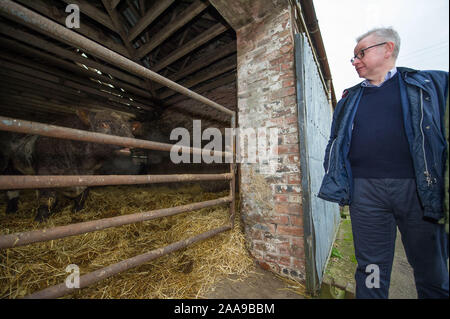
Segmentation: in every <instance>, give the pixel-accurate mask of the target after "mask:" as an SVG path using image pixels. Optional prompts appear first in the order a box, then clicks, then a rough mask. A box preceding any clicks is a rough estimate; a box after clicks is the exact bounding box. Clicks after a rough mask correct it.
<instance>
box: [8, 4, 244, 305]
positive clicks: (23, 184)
mask: <svg viewBox="0 0 450 319" xmlns="http://www.w3.org/2000/svg"><path fill="white" fill-rule="evenodd" d="M0 15H2V16H4V17H6V18H8V19H11V20H14V21H16V22H19V23H21V24H23V25H26V26H28V27H30V28H32V29H34V30H36V31H39V32H41V33H43V34H45V35H50V36H51V37H53V38H56V39H58V40H60V41H62V42H64V43H68V44H70V45H72V46H75V47H80V48H83V50H85V51H86V52H87V53H90V54H92V55H94V56H96V57H99V58H100V59H103V60H104V61H106V62H108V63H111V64H112V65H115V66H118V67H120V68H121V69H123V70H126V71H128V72H130V73H132V74H135V75H138V76H141V77H144V78H147V79H150V80H152V81H155V82H158V83H160V84H162V85H164V86H167V87H169V88H171V89H172V90H174V91H176V92H178V93H181V94H183V95H186V96H188V97H191V98H193V99H195V100H197V101H199V102H201V103H204V104H207V105H209V106H211V107H213V108H215V109H217V110H219V111H221V112H223V113H226V114H227V115H229V116H231V127H232V128H233V129H234V128H235V126H236V115H235V112H234V111H232V110H229V109H227V108H225V107H224V106H222V105H220V104H217V103H215V102H213V101H211V100H209V99H207V98H206V97H203V96H201V95H199V94H197V93H195V92H193V91H191V90H189V89H187V88H185V87H183V86H181V85H179V84H177V83H175V82H173V81H171V80H169V79H167V78H165V77H163V76H161V75H159V74H157V73H155V72H153V71H151V70H149V69H147V68H145V67H143V66H141V65H139V64H137V63H136V62H133V61H131V60H129V59H127V58H125V57H123V56H121V55H120V54H117V53H116V52H114V51H111V50H109V49H107V48H105V47H103V46H101V45H99V44H97V43H96V42H94V41H91V40H89V39H88V38H85V37H83V36H81V35H79V34H77V33H75V32H73V31H72V30H70V29H67V28H65V27H64V26H62V25H59V24H58V23H55V22H53V21H51V20H50V19H47V18H46V17H44V16H41V15H39V14H37V13H35V12H33V11H31V10H29V9H27V8H25V7H23V6H21V5H19V4H17V3H14V2H12V1H9V0H0ZM0 130H5V131H10V132H16V133H26V134H36V135H43V136H48V137H54V138H62V139H70V140H77V141H84V142H95V143H103V144H112V145H118V146H123V147H130V148H143V149H149V150H158V151H170V150H171V148H172V145H171V144H165V143H159V142H154V141H147V140H139V139H134V138H126V137H120V136H112V135H107V134H101V133H95V132H88V131H82V130H76V129H71V128H66V127H60V126H54V125H49V124H44V123H36V122H30V121H23V120H18V119H13V118H8V117H2V116H0ZM185 149H188V150H189V152H191V153H197V154H198V153H200V154H201V152H202V150H201V149H198V148H190V147H185ZM183 151H184V150H183ZM215 154H219V155H222V156H228V157H230V156H231V161H230V172H229V173H226V174H183V175H95V176H16V175H14V176H0V189H23V188H53V187H69V186H98V185H123V184H128V185H129V184H147V183H165V182H190V181H205V180H229V181H230V195H229V196H228V197H222V198H218V199H215V200H209V201H204V202H198V203H192V204H188V205H183V206H177V207H172V208H165V209H158V210H153V211H148V212H143V213H137V214H130V215H125V216H117V217H112V218H105V219H100V220H96V221H88V222H82V223H76V224H71V225H66V226H58V227H54V228H50V229H43V230H34V231H29V232H21V233H15V234H8V235H3V236H0V249H7V248H12V247H17V246H23V245H28V244H31V243H36V242H42V241H49V240H54V239H59V238H64V237H68V236H74V235H79V234H84V233H88V232H93V231H97V230H101V229H105V228H110V227H117V226H122V225H127V224H132V223H136V222H141V221H145V220H150V219H155V218H160V217H165V216H171V215H175V214H179V213H183V212H189V211H193V210H197V209H201V208H205V207H211V206H215V205H222V204H229V205H230V224H229V225H224V226H221V227H219V228H216V229H213V230H209V231H207V232H204V233H201V234H199V235H197V236H193V237H190V238H187V239H184V240H181V241H178V242H176V243H173V244H170V245H168V246H165V247H162V248H158V249H155V250H152V251H150V252H147V253H145V254H142V255H139V256H135V257H133V258H130V259H127V260H123V261H121V262H119V263H116V264H113V265H110V266H107V267H104V268H101V269H98V270H96V271H94V272H91V273H88V274H85V275H83V276H81V277H80V288H84V287H86V286H88V285H91V284H93V283H96V282H98V281H100V280H103V279H105V278H108V277H111V276H113V275H115V274H117V273H119V272H123V271H126V270H128V269H130V268H133V267H136V266H139V265H141V264H143V263H145V262H148V261H150V260H152V259H155V258H157V257H160V256H163V255H166V254H169V253H171V252H173V251H176V250H179V249H182V248H185V247H187V246H189V245H191V244H193V243H195V242H198V241H200V240H204V239H207V238H210V237H212V236H214V235H216V234H219V233H221V232H224V231H227V230H230V229H232V228H233V227H234V216H235V183H236V165H235V163H234V161H235V158H234V157H235V142H234V137H233V142H232V150H231V151H229V152H215ZM73 292H74V288H68V287H66V285H65V284H64V283H63V284H59V285H55V286H52V287H48V288H46V289H44V290H42V291H38V292H35V293H33V294H31V295H28V296H26V297H25V298H57V297H61V296H64V295H66V294H69V293H73Z"/></svg>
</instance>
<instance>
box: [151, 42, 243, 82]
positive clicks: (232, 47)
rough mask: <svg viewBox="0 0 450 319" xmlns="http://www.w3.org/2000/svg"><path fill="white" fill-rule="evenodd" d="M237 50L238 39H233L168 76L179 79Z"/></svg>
mask: <svg viewBox="0 0 450 319" xmlns="http://www.w3.org/2000/svg"><path fill="white" fill-rule="evenodd" d="M236 50H237V47H236V41H233V42H231V43H229V44H227V45H224V46H221V47H219V48H217V49H215V50H214V51H212V52H209V53H206V54H204V55H202V56H200V57H199V58H197V59H196V60H195V61H194V62H192V63H191V64H189V65H188V66H187V67H185V68H183V69H181V70H180V71H178V72H177V73H175V74H172V75H170V76H169V77H168V78H169V79H171V80H172V81H178V80H180V79H182V78H184V77H186V76H188V75H190V74H192V73H194V72H196V71H198V70H200V69H203V68H205V67H207V66H208V65H210V64H212V63H214V62H216V61H218V60H220V59H222V58H224V57H226V56H228V55H231V54H233V53H235V52H236ZM161 88H163V86H162V85H158V86H156V88H155V89H156V90H158V89H161Z"/></svg>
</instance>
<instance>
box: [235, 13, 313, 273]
mask: <svg viewBox="0 0 450 319" xmlns="http://www.w3.org/2000/svg"><path fill="white" fill-rule="evenodd" d="M291 26H292V24H291V17H290V14H289V10H288V8H286V9H284V10H283V9H282V10H280V11H279V12H277V13H273V14H272V15H271V16H267V17H265V18H263V19H262V20H259V21H253V22H252V23H250V24H248V25H247V26H244V27H242V28H240V29H239V30H237V32H236V35H237V46H238V48H237V50H238V51H237V52H238V70H237V72H238V110H239V111H238V125H239V127H240V128H241V129H245V128H253V129H255V130H257V128H259V127H266V128H278V134H279V135H278V147H277V150H278V163H277V164H276V169H275V171H273V170H272V171H271V170H268V169H267V167H266V166H267V165H268V164H265V163H264V162H257V163H253V164H241V210H242V213H243V219H244V221H245V225H246V226H245V232H246V236H247V239H248V246H249V250H250V252H251V254H252V255H253V256H254V257H255V259H256V260H257V262H258V263H259V264H260V265H261V266H262V267H263V268H265V269H271V270H272V271H274V272H277V273H279V274H281V275H285V276H290V277H292V278H294V279H297V280H301V281H303V280H304V279H305V256H304V249H303V247H304V245H303V223H302V221H303V216H302V189H301V176H300V162H299V161H300V155H299V146H298V123H297V121H298V116H297V104H296V89H295V70H294V67H295V66H294V52H293V46H294V43H293V37H292V31H291ZM241 142H242V141H241Z"/></svg>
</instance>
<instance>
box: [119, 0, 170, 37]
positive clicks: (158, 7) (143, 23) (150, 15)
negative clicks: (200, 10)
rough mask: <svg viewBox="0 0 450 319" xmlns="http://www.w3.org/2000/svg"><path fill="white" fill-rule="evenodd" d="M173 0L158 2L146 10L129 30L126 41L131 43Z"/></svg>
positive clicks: (160, 0)
mask: <svg viewBox="0 0 450 319" xmlns="http://www.w3.org/2000/svg"><path fill="white" fill-rule="evenodd" d="M174 1H175V0H159V1H157V2H156V4H155V5H153V6H152V7H151V8H150V9H148V10H147V12H146V13H145V15H144V16H143V17H142V18H141V19H140V20H139V21H138V23H136V25H135V26H134V27H133V28H131V30H130V32H129V33H128V36H127V40H128V42H132V41H133V40H134V39H135V38H136V37H137V36H138V35H139V34H141V33H142V31H144V29H145V28H147V27H148V26H149V25H150V24H151V23H152V22H153V21H155V20H156V18H158V17H159V16H160V15H161V14H162V13H163V12H164V11H165V10H166V9H167V8H168V7H169V6H170V5H171V4H172V3H173V2H174Z"/></svg>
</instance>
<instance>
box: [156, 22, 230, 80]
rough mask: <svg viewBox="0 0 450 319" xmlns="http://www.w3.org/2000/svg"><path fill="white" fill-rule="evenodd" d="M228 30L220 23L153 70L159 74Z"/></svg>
mask: <svg viewBox="0 0 450 319" xmlns="http://www.w3.org/2000/svg"><path fill="white" fill-rule="evenodd" d="M226 30H227V27H226V26H224V25H223V24H221V23H218V24H216V25H214V26H212V27H211V28H209V29H208V30H206V31H205V32H203V33H202V34H200V35H198V36H196V37H195V38H194V39H192V40H191V41H189V42H188V43H186V44H184V45H183V46H182V47H181V48H178V49H177V50H175V52H173V53H172V54H169V56H167V57H166V58H165V59H164V60H163V61H161V62H159V63H158V64H157V65H155V66H154V67H153V68H152V69H153V71H155V72H158V71H160V70H162V69H164V68H165V67H166V66H168V65H170V64H172V63H173V62H175V61H177V60H178V59H180V58H181V57H183V56H185V55H186V54H188V53H189V52H192V51H194V50H195V49H197V48H198V47H200V46H201V45H203V44H205V43H206V42H208V41H210V40H212V39H214V38H215V37H217V36H218V35H220V34H222V33H224V32H225V31H226Z"/></svg>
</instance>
